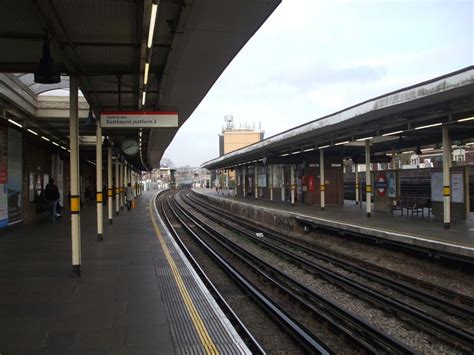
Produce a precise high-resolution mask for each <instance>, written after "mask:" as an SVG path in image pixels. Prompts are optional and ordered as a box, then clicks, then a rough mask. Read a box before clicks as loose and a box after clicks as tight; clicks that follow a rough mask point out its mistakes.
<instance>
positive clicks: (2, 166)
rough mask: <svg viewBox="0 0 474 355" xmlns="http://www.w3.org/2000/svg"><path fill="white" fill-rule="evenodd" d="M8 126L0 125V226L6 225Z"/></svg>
mask: <svg viewBox="0 0 474 355" xmlns="http://www.w3.org/2000/svg"><path fill="white" fill-rule="evenodd" d="M7 172H8V128H7V127H3V126H0V228H1V227H6V226H8V186H7V178H8V175H7Z"/></svg>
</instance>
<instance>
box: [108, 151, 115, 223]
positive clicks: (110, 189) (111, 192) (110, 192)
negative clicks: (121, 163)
mask: <svg viewBox="0 0 474 355" xmlns="http://www.w3.org/2000/svg"><path fill="white" fill-rule="evenodd" d="M113 196H114V188H113V184H112V147H108V148H107V210H108V219H109V224H112V219H113V214H114V210H113V206H112V205H113V201H114V198H113Z"/></svg>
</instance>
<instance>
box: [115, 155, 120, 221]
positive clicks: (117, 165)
mask: <svg viewBox="0 0 474 355" xmlns="http://www.w3.org/2000/svg"><path fill="white" fill-rule="evenodd" d="M119 212H120V163H119V157H118V155H117V156H116V157H115V215H117V216H118V214H119Z"/></svg>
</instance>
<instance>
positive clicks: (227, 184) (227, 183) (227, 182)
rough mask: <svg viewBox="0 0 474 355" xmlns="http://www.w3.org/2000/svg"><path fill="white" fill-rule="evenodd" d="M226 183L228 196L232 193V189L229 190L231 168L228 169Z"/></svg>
mask: <svg viewBox="0 0 474 355" xmlns="http://www.w3.org/2000/svg"><path fill="white" fill-rule="evenodd" d="M225 185H226V188H227V196H229V195H230V190H229V169H227V170H226V174H225Z"/></svg>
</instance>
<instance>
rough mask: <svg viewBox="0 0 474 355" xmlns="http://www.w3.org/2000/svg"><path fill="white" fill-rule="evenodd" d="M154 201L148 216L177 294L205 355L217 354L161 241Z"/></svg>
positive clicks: (167, 250) (162, 240)
mask: <svg viewBox="0 0 474 355" xmlns="http://www.w3.org/2000/svg"><path fill="white" fill-rule="evenodd" d="M155 199H156V195H155V198H152V199H151V200H150V216H151V221H152V222H153V227H154V228H155V233H156V237H157V239H158V240H159V242H160V244H161V247H162V249H163V252H164V253H165V256H166V260H168V264H169V266H170V267H171V271H172V273H173V276H174V279H175V281H176V284H177V286H178V288H179V292H180V293H181V297H182V298H183V301H184V304H185V305H186V309H187V311H188V314H189V316H190V317H191V319H192V321H193V324H194V327H195V328H196V331H197V333H198V335H199V339H200V340H201V344H202V345H203V346H204V349H205V350H206V353H207V354H219V350H218V349H217V347H216V345H215V344H214V342H213V341H212V339H211V337H210V336H209V333H208V331H207V328H206V325H205V324H204V322H203V321H202V319H201V316H200V315H199V313H198V311H197V309H196V306H195V305H194V302H193V300H192V299H191V296H190V295H189V292H188V290H187V288H186V286H185V284H184V281H183V279H182V277H181V274H180V273H179V270H178V267H177V266H176V264H175V262H174V260H173V258H172V256H171V254H170V251H169V249H168V246H167V245H166V242H165V240H164V239H163V236H162V235H161V232H160V229H159V228H158V224H157V223H156V221H155V217H154V215H153V209H152V203H153V201H155Z"/></svg>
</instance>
